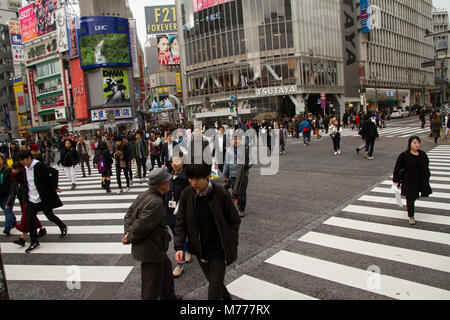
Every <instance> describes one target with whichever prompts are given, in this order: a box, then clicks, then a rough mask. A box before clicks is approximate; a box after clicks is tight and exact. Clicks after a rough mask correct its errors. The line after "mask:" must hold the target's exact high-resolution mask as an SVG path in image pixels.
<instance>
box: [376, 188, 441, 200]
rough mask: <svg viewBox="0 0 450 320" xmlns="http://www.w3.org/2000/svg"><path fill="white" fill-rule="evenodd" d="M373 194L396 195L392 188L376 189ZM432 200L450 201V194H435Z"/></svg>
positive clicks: (432, 195)
mask: <svg viewBox="0 0 450 320" xmlns="http://www.w3.org/2000/svg"><path fill="white" fill-rule="evenodd" d="M372 192H375V193H390V194H394V191H393V190H392V189H390V188H374V189H372ZM430 198H441V199H450V193H443V192H433V193H432V194H431V195H430Z"/></svg>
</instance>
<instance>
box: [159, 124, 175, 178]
mask: <svg viewBox="0 0 450 320" xmlns="http://www.w3.org/2000/svg"><path fill="white" fill-rule="evenodd" d="M176 145H177V143H176V142H175V141H173V137H172V133H170V132H169V133H168V134H167V142H166V143H164V144H163V145H162V148H161V163H162V164H163V165H165V166H166V168H167V171H168V172H169V173H172V172H173V168H172V166H171V163H170V159H172V157H173V156H174V154H173V150H174V148H175V147H176Z"/></svg>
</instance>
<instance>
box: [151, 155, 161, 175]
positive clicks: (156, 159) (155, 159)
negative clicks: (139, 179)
mask: <svg viewBox="0 0 450 320" xmlns="http://www.w3.org/2000/svg"><path fill="white" fill-rule="evenodd" d="M150 160H151V162H152V169H151V170H153V169H155V167H156V166H155V165H156V162H157V163H158V168H161V155H160V154H159V153H157V154H151V155H150ZM151 170H150V171H151Z"/></svg>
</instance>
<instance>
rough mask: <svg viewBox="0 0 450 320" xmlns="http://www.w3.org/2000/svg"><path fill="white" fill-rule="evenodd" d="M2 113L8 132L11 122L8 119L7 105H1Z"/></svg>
mask: <svg viewBox="0 0 450 320" xmlns="http://www.w3.org/2000/svg"><path fill="white" fill-rule="evenodd" d="M3 112H4V113H5V125H6V127H7V128H8V130H11V120H10V119H9V108H8V104H4V105H3Z"/></svg>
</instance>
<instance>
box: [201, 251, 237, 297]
mask: <svg viewBox="0 0 450 320" xmlns="http://www.w3.org/2000/svg"><path fill="white" fill-rule="evenodd" d="M197 259H198V258H197ZM198 263H199V264H200V268H202V271H203V273H204V275H205V277H206V279H207V280H208V282H209V286H208V300H222V299H223V300H231V295H230V293H229V292H228V290H227V288H226V287H225V285H224V284H223V281H224V280H225V270H226V268H227V267H226V265H225V261H224V260H211V261H208V262H203V261H202V260H201V259H198Z"/></svg>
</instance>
